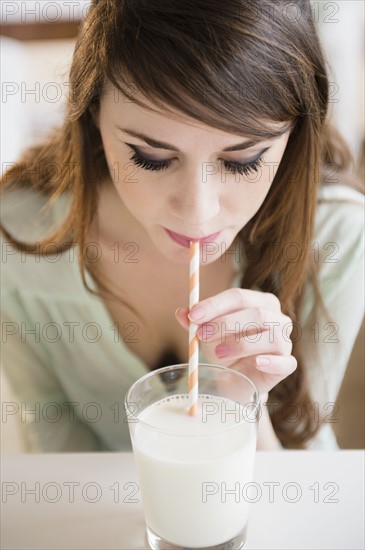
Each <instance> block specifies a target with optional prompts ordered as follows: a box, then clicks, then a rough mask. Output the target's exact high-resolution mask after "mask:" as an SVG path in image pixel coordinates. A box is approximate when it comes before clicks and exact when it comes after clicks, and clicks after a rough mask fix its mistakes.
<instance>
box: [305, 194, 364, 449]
mask: <svg viewBox="0 0 365 550" xmlns="http://www.w3.org/2000/svg"><path fill="white" fill-rule="evenodd" d="M346 193H347V194H348V196H347V198H346V199H345V197H344V194H346ZM310 252H311V253H312V254H313V255H314V261H315V263H316V264H317V266H318V270H317V273H318V280H319V287H320V292H321V295H322V299H323V302H324V305H325V307H326V309H327V311H328V316H326V315H325V314H324V313H322V312H321V310H320V309H318V308H315V307H314V306H315V305H316V306H317V304H316V300H315V295H314V292H313V288H312V286H311V284H308V285H307V287H306V289H305V293H304V300H303V309H302V312H301V317H300V323H299V326H300V327H301V328H300V332H301V334H300V338H301V339H302V342H303V345H302V356H303V362H304V367H305V369H306V372H307V375H308V381H309V387H310V393H311V399H312V400H313V414H315V415H316V417H317V415H319V416H322V417H324V419H325V421H324V424H323V425H322V428H321V429H320V430H319V433H318V436H317V437H316V438H313V440H312V441H311V442H310V445H309V448H313V449H315V448H318V449H335V448H338V445H337V441H336V438H335V436H334V433H333V430H332V427H333V425H334V423H337V422H339V420H340V411H339V410H338V405H337V403H336V399H337V395H338V392H339V390H340V387H341V383H342V380H343V377H344V375H345V372H346V367H347V363H348V360H349V358H350V355H351V351H352V348H353V345H354V342H355V339H356V337H357V334H358V332H359V330H360V326H361V323H362V320H363V316H364V198H363V195H361V194H360V193H359V192H356V191H354V190H351V189H349V190H348V191H346V190H345V189H344V188H343V187H341V186H339V188H338V189H336V190H334V191H333V194H332V196H331V189H326V190H325V192H324V196H323V197H322V200H321V201H320V202H319V205H318V209H317V217H316V227H315V233H314V239H313V242H312V246H311V250H310Z"/></svg>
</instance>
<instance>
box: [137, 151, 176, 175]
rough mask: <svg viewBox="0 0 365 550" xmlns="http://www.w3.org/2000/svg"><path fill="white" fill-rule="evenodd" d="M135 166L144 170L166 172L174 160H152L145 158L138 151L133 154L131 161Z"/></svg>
mask: <svg viewBox="0 0 365 550" xmlns="http://www.w3.org/2000/svg"><path fill="white" fill-rule="evenodd" d="M129 160H131V161H132V162H133V164H135V165H136V166H139V167H140V168H142V169H143V170H166V168H169V167H170V166H171V164H172V160H151V159H147V158H145V157H143V156H142V155H140V154H139V153H137V151H135V152H134V153H133V155H132V156H131V157H130V159H129Z"/></svg>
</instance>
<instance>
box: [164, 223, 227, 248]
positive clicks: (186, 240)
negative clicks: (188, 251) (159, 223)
mask: <svg viewBox="0 0 365 550" xmlns="http://www.w3.org/2000/svg"><path fill="white" fill-rule="evenodd" d="M164 230H165V231H166V233H167V234H168V235H169V237H170V238H171V239H172V240H173V241H175V242H176V243H178V244H180V245H181V246H184V247H185V248H190V242H191V241H193V242H200V243H204V242H213V241H214V239H216V238H217V237H218V235H219V234H220V231H218V232H217V233H212V234H211V235H207V236H206V237H188V236H187V235H181V234H180V233H175V232H174V231H171V230H170V229H166V227H164Z"/></svg>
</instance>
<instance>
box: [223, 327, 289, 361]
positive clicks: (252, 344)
mask: <svg viewBox="0 0 365 550" xmlns="http://www.w3.org/2000/svg"><path fill="white" fill-rule="evenodd" d="M292 347H293V344H292V341H291V340H290V338H289V337H288V338H286V336H285V337H284V336H282V335H280V337H278V338H276V339H274V340H273V339H272V337H271V335H270V333H269V332H259V331H258V332H257V333H256V334H253V335H247V336H244V337H241V338H240V339H239V340H238V341H237V340H229V341H228V340H227V341H225V342H221V343H219V344H218V345H217V346H216V347H215V349H214V352H215V354H216V356H217V357H218V358H219V359H223V358H224V359H235V358H237V359H238V358H240V357H249V356H250V355H261V354H264V355H266V354H273V355H277V354H279V355H290V354H291V350H292Z"/></svg>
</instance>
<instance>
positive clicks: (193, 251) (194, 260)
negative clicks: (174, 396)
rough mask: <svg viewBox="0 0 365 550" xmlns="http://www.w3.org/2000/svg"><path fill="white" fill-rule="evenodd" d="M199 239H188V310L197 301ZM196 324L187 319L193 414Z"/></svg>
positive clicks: (193, 410) (195, 406) (192, 411)
mask: <svg viewBox="0 0 365 550" xmlns="http://www.w3.org/2000/svg"><path fill="white" fill-rule="evenodd" d="M199 256H200V249H199V241H198V242H193V241H190V269H189V273H190V278H189V290H190V293H189V310H191V309H192V307H193V306H194V305H195V304H197V303H198V302H199V263H200V257H199ZM197 330H198V325H197V324H196V323H194V322H193V321H189V382H188V386H189V410H188V414H189V415H190V416H194V415H195V414H196V413H197V412H198V363H199V340H198V337H197V335H196V332H197Z"/></svg>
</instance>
